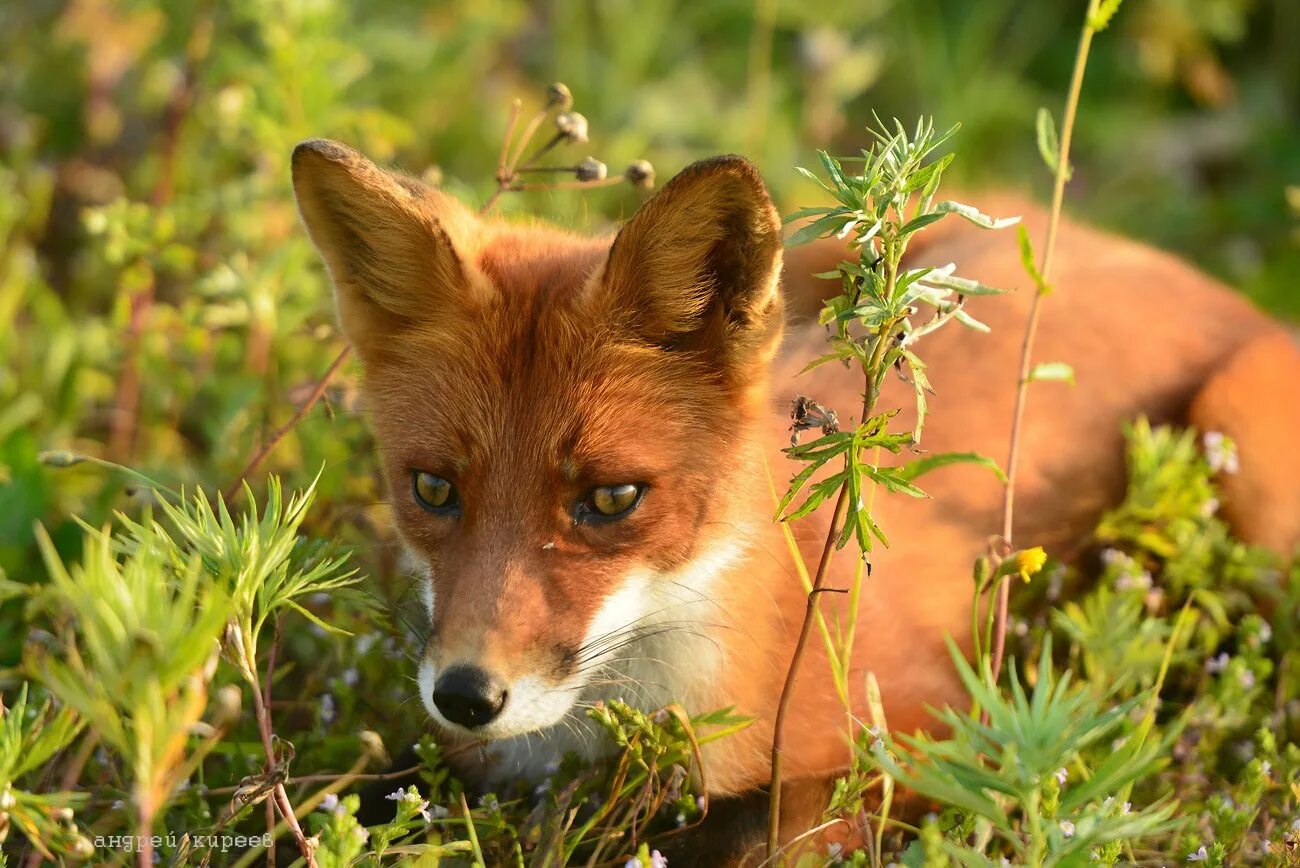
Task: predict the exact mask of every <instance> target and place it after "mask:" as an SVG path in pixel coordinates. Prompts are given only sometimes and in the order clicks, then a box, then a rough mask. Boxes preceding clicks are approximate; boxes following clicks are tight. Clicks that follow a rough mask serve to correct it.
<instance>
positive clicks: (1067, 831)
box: [1061, 820, 1074, 838]
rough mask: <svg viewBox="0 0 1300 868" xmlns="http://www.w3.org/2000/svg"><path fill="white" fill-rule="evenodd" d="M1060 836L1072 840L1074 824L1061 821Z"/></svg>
mask: <svg viewBox="0 0 1300 868" xmlns="http://www.w3.org/2000/svg"><path fill="white" fill-rule="evenodd" d="M1061 834H1062V835H1064V836H1065V837H1067V838H1073V837H1074V824H1073V823H1071V822H1070V821H1069V820H1062V821H1061Z"/></svg>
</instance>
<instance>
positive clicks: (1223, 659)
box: [1205, 651, 1231, 675]
mask: <svg viewBox="0 0 1300 868" xmlns="http://www.w3.org/2000/svg"><path fill="white" fill-rule="evenodd" d="M1230 659H1231V658H1230V657H1228V652H1227V651H1224V652H1222V653H1220V654H1219V655H1218V656H1217V657H1211V658H1210V659H1209V660H1206V661H1205V671H1206V672H1208V673H1210V674H1211V675H1218V674H1219V673H1220V672H1222V671H1223V670H1225V669H1227V668H1228V661H1229V660H1230Z"/></svg>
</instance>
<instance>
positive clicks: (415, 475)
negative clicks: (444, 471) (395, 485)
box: [411, 470, 459, 512]
mask: <svg viewBox="0 0 1300 868" xmlns="http://www.w3.org/2000/svg"><path fill="white" fill-rule="evenodd" d="M411 492H412V494H413V495H414V496H415V502H416V503H418V504H420V506H422V507H424V508H425V509H427V510H428V511H429V512H448V511H450V510H453V509H455V508H456V507H457V506H458V505H459V500H458V498H457V497H456V489H455V487H454V486H453V485H452V484H451V483H450V482H448V481H447V480H445V479H443V478H442V477H441V476H434V475H433V474H432V473H425V472H424V471H423V470H413V471H411Z"/></svg>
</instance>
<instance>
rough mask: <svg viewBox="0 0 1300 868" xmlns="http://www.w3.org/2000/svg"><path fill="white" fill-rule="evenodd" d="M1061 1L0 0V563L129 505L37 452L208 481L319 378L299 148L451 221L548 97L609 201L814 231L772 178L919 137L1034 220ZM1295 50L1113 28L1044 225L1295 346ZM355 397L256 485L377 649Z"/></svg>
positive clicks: (1246, 6)
mask: <svg viewBox="0 0 1300 868" xmlns="http://www.w3.org/2000/svg"><path fill="white" fill-rule="evenodd" d="M1084 5H1085V4H1084V3H1082V2H1064V0H1051V2H1042V0H1027V2H1016V0H979V2H970V0H910V2H909V0H853V2H840V0H820V2H813V3H807V2H796V0H707V2H706V0H604V2H572V3H561V2H556V3H528V2H519V0H447V2H425V3H417V2H410V0H266V2H258V0H172V2H160V0H72V2H56V0H19V2H8V3H4V4H2V5H0V57H2V58H3V63H2V64H0V569H3V570H4V572H5V573H6V574H7V576H8V580H9V581H10V582H16V583H18V584H27V583H31V582H36V581H39V580H40V578H41V575H42V573H43V569H42V567H41V566H40V564H39V561H38V559H37V558H36V557H35V549H34V546H33V542H32V539H33V538H32V527H33V524H34V522H37V521H40V522H43V523H45V525H46V526H47V527H48V528H49V529H50V530H51V533H52V534H53V536H54V538H55V540H56V542H57V543H58V545H59V548H60V549H61V550H62V551H63V552H64V554H65V556H68V557H75V553H76V549H77V547H78V546H79V540H80V531H79V529H78V528H77V526H76V524H75V523H74V522H73V520H72V519H71V516H72V515H81V516H84V517H85V518H86V520H87V521H89V522H91V523H92V524H95V523H99V522H101V521H104V520H105V519H106V518H107V517H108V516H109V515H110V514H111V511H112V510H113V509H120V508H128V509H129V508H131V505H132V503H133V498H134V499H135V500H136V501H138V500H139V498H140V494H139V490H138V488H139V487H138V484H137V483H136V482H135V481H134V480H132V479H131V478H130V477H129V476H127V475H125V474H123V473H120V472H116V471H111V470H107V471H106V470H105V469H103V468H102V467H99V466H96V465H92V464H80V465H78V466H75V467H72V468H68V469H63V470H55V469H52V468H50V467H47V466H44V465H42V464H41V463H40V462H39V461H38V459H37V455H38V453H39V452H40V451H41V450H46V449H68V450H73V451H76V452H79V453H84V454H88V455H92V456H96V457H103V458H109V459H112V460H115V461H119V462H122V463H124V464H129V465H131V466H133V467H136V468H138V469H139V470H141V471H142V472H144V473H146V474H148V475H149V476H150V477H152V478H154V479H157V480H159V481H160V482H164V483H166V484H169V485H174V486H180V485H182V484H184V485H196V484H197V485H203V486H207V487H209V488H216V487H224V486H227V485H229V484H230V483H231V482H232V481H233V480H235V479H237V478H238V476H239V474H240V471H241V469H242V468H243V467H244V465H245V463H246V462H247V460H248V458H249V456H250V454H252V453H253V452H254V451H255V450H256V449H257V447H258V445H259V444H260V443H263V442H265V440H266V438H267V437H268V436H269V434H270V433H271V432H272V431H274V430H275V428H276V427H278V426H279V425H281V424H283V423H284V422H285V421H286V420H287V419H288V418H289V417H290V416H291V415H292V412H293V408H294V406H295V404H297V403H298V402H301V401H302V400H303V399H304V397H305V396H306V395H307V394H308V392H309V391H310V389H311V387H312V385H313V384H314V382H315V381H316V379H317V378H318V377H319V375H320V374H321V372H323V371H324V370H325V368H326V367H327V366H328V365H329V363H330V361H331V360H332V359H333V358H334V357H335V356H336V354H337V353H338V352H339V350H340V348H341V347H342V342H341V339H340V337H339V336H338V334H337V332H336V331H335V329H334V326H333V320H332V311H331V302H330V297H329V291H328V287H327V285H326V283H325V280H324V276H323V272H322V269H321V267H320V266H319V264H318V263H317V260H316V257H315V254H314V252H313V251H312V250H311V248H310V246H309V244H308V242H307V239H306V236H305V234H304V233H303V232H302V231H301V230H300V228H299V227H298V226H297V223H296V214H295V211H294V206H293V202H292V197H291V191H290V186H289V159H288V158H289V153H290V150H291V149H292V147H293V145H294V144H295V143H296V142H297V141H299V140H301V139H304V138H308V137H313V136H326V137H331V138H337V139H341V140H343V141H346V142H349V143H350V144H352V145H354V146H356V147H357V148H359V149H360V150H362V151H364V152H366V153H367V154H369V155H370V156H372V157H373V158H375V159H376V160H379V161H383V162H387V163H391V164H393V165H397V166H400V167H402V168H404V169H406V170H407V171H410V172H412V173H414V174H417V175H423V176H424V177H425V178H427V179H431V180H435V181H440V182H441V183H443V184H445V185H446V186H447V187H448V188H449V189H452V190H454V191H456V192H458V193H460V194H461V195H463V196H465V197H466V198H468V199H469V200H471V201H473V202H475V203H478V202H481V201H483V200H484V199H486V198H487V196H488V195H489V194H490V193H491V191H492V189H493V187H494V182H493V172H494V170H495V165H496V160H497V153H498V149H499V147H500V140H501V136H502V133H503V131H504V129H505V126H506V122H507V117H508V106H509V103H510V100H512V99H513V98H515V97H520V98H522V99H523V101H524V106H525V109H524V111H525V117H526V116H528V114H529V113H531V111H533V110H534V109H535V108H536V107H537V106H539V105H540V104H541V102H542V101H543V99H544V89H545V86H546V85H547V83H549V82H551V81H553V80H560V81H563V82H565V83H566V84H567V85H568V86H569V87H570V88H571V90H572V92H573V94H574V95H575V97H576V108H577V110H579V111H581V112H583V113H584V114H585V115H586V116H587V117H588V118H589V120H590V123H591V141H590V143H589V144H587V145H583V146H579V147H578V148H577V149H574V150H573V151H571V152H569V153H566V154H564V155H562V157H563V159H570V158H571V159H572V161H573V162H576V161H577V160H578V159H581V158H582V157H584V156H586V155H587V154H588V153H590V154H593V155H595V156H597V157H599V158H601V159H603V160H605V161H606V162H608V163H609V164H610V167H611V170H612V171H614V172H618V171H621V167H622V166H623V165H625V164H626V163H627V162H628V161H630V160H633V159H637V158H647V159H649V160H651V161H652V162H653V163H654V164H655V166H656V167H657V169H658V174H659V178H660V179H661V180H663V179H666V178H667V177H669V176H670V175H671V174H672V173H674V172H675V171H677V170H678V169H680V168H681V167H682V166H684V165H685V164H686V163H688V162H690V161H692V160H694V159H697V158H700V157H704V156H707V155H710V154H715V153H719V152H725V151H736V152H741V153H745V154H747V155H749V156H751V157H753V158H754V159H756V160H757V161H758V162H759V163H760V165H761V167H762V169H763V171H764V174H765V175H766V177H767V179H768V181H769V183H770V184H771V186H772V188H773V190H774V192H775V193H776V195H777V198H778V201H779V202H780V204H781V206H782V207H783V208H784V209H785V210H787V211H789V210H793V208H794V207H796V205H803V204H817V203H818V202H819V199H818V197H817V193H816V192H815V191H814V190H813V189H811V188H810V187H809V186H808V185H807V184H806V182H803V181H801V180H799V179H798V176H797V175H796V173H795V172H794V167H795V166H796V165H800V164H803V165H809V164H811V163H812V162H813V160H814V158H813V151H814V150H815V149H816V148H819V147H821V148H827V149H829V150H831V151H832V152H850V151H852V150H854V149H855V148H856V147H858V146H859V145H861V144H862V143H863V141H864V135H863V132H862V130H863V127H864V126H865V124H866V123H867V122H868V121H869V119H870V118H871V114H872V112H877V113H879V114H880V115H881V116H882V117H885V118H888V117H890V116H898V117H900V118H902V119H904V120H905V121H909V122H910V121H911V120H913V119H914V118H916V117H917V116H918V115H921V114H932V115H934V116H935V117H936V118H937V121H938V123H939V125H940V126H945V125H948V124H951V123H956V122H961V123H962V125H963V131H962V133H961V134H960V135H959V137H958V138H957V139H956V140H955V141H956V144H955V148H956V150H957V151H958V160H957V162H956V164H955V166H954V169H953V171H952V173H950V177H952V178H953V179H954V183H955V184H956V185H958V186H964V187H968V188H973V187H979V186H994V185H995V186H1012V187H1017V188H1023V189H1028V190H1030V191H1032V192H1033V193H1034V194H1035V195H1037V196H1039V197H1040V198H1041V197H1042V196H1043V195H1044V194H1045V192H1046V188H1047V186H1048V183H1049V178H1048V175H1047V172H1046V170H1045V169H1044V167H1043V166H1042V163H1041V161H1040V159H1039V157H1038V155H1037V151H1036V147H1035V142H1034V132H1033V129H1034V118H1035V113H1036V111H1037V110H1038V108H1039V107H1040V106H1048V107H1050V108H1051V109H1052V110H1053V111H1054V112H1055V113H1056V114H1057V115H1058V117H1059V113H1060V111H1059V107H1060V104H1061V102H1062V99H1063V94H1064V92H1065V88H1066V83H1067V81H1066V80H1067V77H1068V75H1069V70H1070V67H1071V64H1072V62H1073V56H1074V48H1075V43H1076V39H1077V34H1078V29H1079V26H1080V24H1081V20H1082V15H1083V8H1084ZM1297 33H1300V3H1297V2H1295V0H1128V2H1127V3H1125V4H1124V7H1123V8H1122V9H1121V11H1120V13H1119V15H1118V16H1117V18H1116V20H1115V21H1114V23H1113V24H1112V26H1111V29H1110V30H1108V31H1107V32H1106V33H1105V34H1104V35H1103V37H1102V38H1100V39H1099V40H1098V42H1097V43H1096V45H1095V48H1094V52H1093V55H1092V59H1091V62H1090V66H1089V70H1088V79H1087V82H1086V85H1085V89H1084V97H1083V105H1082V109H1081V112H1080V116H1079V120H1078V132H1077V136H1076V141H1075V148H1074V162H1075V175H1074V180H1073V182H1072V184H1071V185H1070V187H1069V191H1068V196H1069V198H1068V208H1069V210H1070V211H1072V212H1073V213H1075V214H1076V215H1079V216H1083V217H1085V218H1087V219H1090V220H1093V221H1095V222H1098V223H1100V224H1103V225H1105V226H1109V227H1113V228H1115V229H1118V230H1120V231H1122V232H1124V233H1128V234H1130V235H1133V236H1136V237H1139V238H1142V239H1147V240H1150V241H1151V242H1152V243H1154V244H1157V245H1159V246H1161V247H1164V248H1168V249H1171V250H1174V251H1176V252H1179V253H1181V254H1183V255H1185V256H1187V257H1189V258H1190V259H1192V260H1193V261H1195V262H1196V263H1198V264H1199V265H1200V266H1202V267H1203V268H1205V269H1207V270H1209V271H1211V272H1213V273H1214V274H1217V275H1219V276H1220V277H1222V278H1224V279H1226V280H1228V281H1230V282H1232V283H1233V284H1235V285H1237V286H1239V287H1241V289H1242V290H1243V291H1244V292H1246V293H1248V294H1250V295H1251V296H1252V297H1254V298H1255V299H1256V300H1257V301H1258V302H1259V303H1260V304H1262V305H1264V306H1266V307H1268V308H1270V309H1272V310H1274V311H1276V312H1277V313H1279V314H1280V315H1283V316H1288V317H1300V293H1298V292H1297V286H1296V279H1295V277H1294V275H1295V274H1296V273H1298V272H1300V242H1298V240H1297V237H1296V236H1297V230H1296V226H1297V223H1298V222H1300V218H1298V216H1297V207H1296V206H1297V205H1298V204H1300V203H1297V202H1295V201H1294V200H1295V199H1296V198H1300V197H1297V195H1296V194H1295V192H1294V191H1292V194H1291V195H1292V199H1293V201H1292V202H1291V203H1290V204H1288V193H1287V191H1288V186H1289V185H1291V186H1294V185H1296V184H1300V138H1298V135H1297V130H1300V52H1297V50H1296V45H1295V35H1296V34H1297ZM642 196H643V194H641V193H640V192H638V191H636V190H634V189H632V188H631V187H630V186H628V185H623V186H618V187H610V188H607V189H603V190H600V191H595V192H575V191H547V192H540V193H529V194H526V195H520V194H511V195H507V196H506V197H504V198H503V200H502V201H501V203H500V205H499V208H500V210H502V211H513V212H530V213H535V214H539V215H542V216H544V217H547V218H549V219H553V220H557V221H560V222H564V223H567V224H571V225H574V226H577V227H581V228H584V229H601V228H606V227H608V226H609V225H610V224H611V222H612V221H615V220H617V219H620V218H623V217H626V216H627V215H628V214H630V213H631V211H632V210H633V209H634V208H635V207H636V205H637V204H638V202H639V201H640V200H641V198H642ZM1099 255H1102V256H1104V251H1102V252H1100V253H1099ZM1156 313H1157V312H1154V311H1152V312H1143V311H1136V312H1135V313H1134V315H1135V316H1137V317H1142V316H1146V315H1156ZM354 374H355V371H354V369H352V368H351V367H349V368H347V369H345V376H342V377H340V378H338V380H337V381H336V383H335V384H334V385H333V386H332V388H331V389H330V391H329V392H328V393H327V400H326V401H324V402H322V403H321V404H319V405H317V406H316V407H315V408H314V409H313V410H312V412H311V414H310V415H309V417H308V418H307V420H306V421H305V422H304V423H303V424H302V425H301V426H300V427H299V428H298V429H297V430H296V431H295V432H294V433H293V434H291V435H290V436H289V437H288V438H287V439H286V440H285V441H284V442H283V443H282V444H281V445H280V447H279V448H278V449H277V450H276V451H275V452H274V454H273V455H272V456H271V458H270V459H269V460H268V461H267V462H266V464H265V465H264V467H263V470H271V471H276V472H279V473H282V474H284V475H285V476H286V477H287V479H288V480H289V482H290V484H293V485H301V484H303V483H305V482H306V481H308V480H309V479H310V477H311V476H312V475H313V474H314V473H315V471H316V470H317V469H318V468H320V467H322V466H324V467H325V473H324V476H323V478H322V481H321V495H322V497H321V506H320V507H319V508H318V509H317V510H316V512H315V513H314V514H313V516H312V523H313V526H312V531H313V532H314V533H316V534H319V535H323V536H327V537H330V538H333V539H338V540H341V541H342V542H344V543H346V544H348V545H350V546H352V547H354V549H355V551H356V552H357V558H358V560H359V562H360V565H361V566H362V567H363V568H364V569H366V570H367V571H368V572H370V573H371V574H372V575H374V576H376V577H377V578H376V580H375V581H373V582H371V583H369V584H368V585H367V587H368V589H369V590H368V593H369V594H370V595H371V597H372V599H371V600H370V602H371V603H374V604H376V605H377V606H378V607H379V608H380V609H381V610H383V609H387V610H389V611H393V612H395V613H398V614H397V617H398V618H399V619H400V613H401V611H402V610H403V607H404V605H405V603H406V597H407V596H408V595H409V594H410V588H409V584H410V583H409V581H406V580H403V579H402V577H401V571H400V569H399V568H398V560H397V555H396V547H395V546H394V545H393V541H392V539H391V533H390V531H389V530H387V529H386V522H385V519H384V512H383V507H382V499H383V496H384V495H383V492H382V488H381V487H380V486H379V484H378V476H377V473H376V471H375V466H374V458H373V451H372V449H371V448H370V443H369V438H368V435H367V434H366V432H365V428H364V425H363V424H362V422H361V421H360V419H359V418H358V416H357V413H356V399H355V394H354V389H353V387H352V385H351V384H352V383H353V382H354ZM5 587H10V593H9V596H11V597H14V599H10V600H9V602H8V603H6V604H5V605H4V606H3V608H0V664H3V663H11V662H13V661H14V660H15V659H16V658H17V656H18V654H19V651H20V648H21V644H22V642H23V641H24V640H25V639H26V638H28V636H27V628H26V627H25V626H24V623H25V622H24V621H23V620H22V618H21V609H22V603H21V601H20V600H19V599H17V597H18V595H17V594H15V593H12V586H6V585H4V584H2V583H0V602H2V601H3V598H4V596H5V593H6V592H5V591H4V588H5ZM412 605H413V604H412ZM301 641H303V642H307V641H308V640H307V639H302V640H301ZM313 641H314V640H313ZM320 644H321V645H325V643H324V642H323V640H321V642H320ZM317 650H319V649H317ZM287 653H289V654H290V655H293V654H294V653H298V654H300V655H301V656H302V657H303V659H308V655H309V654H311V653H316V652H315V651H313V650H312V649H311V648H310V647H308V646H306V645H304V646H303V647H301V648H299V649H297V651H296V652H295V650H294V649H293V648H292V647H291V648H290V649H289V651H288V652H287ZM313 659H314V658H313ZM399 687H401V689H402V690H405V688H404V687H403V686H401V685H399ZM401 695H402V694H401V692H400V691H399V693H398V694H397V696H401ZM395 701H396V700H395ZM414 716H416V715H412V717H414Z"/></svg>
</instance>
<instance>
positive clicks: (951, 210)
mask: <svg viewBox="0 0 1300 868" xmlns="http://www.w3.org/2000/svg"><path fill="white" fill-rule="evenodd" d="M934 208H935V210H936V211H938V212H939V213H941V214H956V215H957V216H958V217H964V218H965V219H967V220H969V221H970V222H972V223H974V224H975V225H976V226H979V227H981V228H984V229H1005V228H1007V227H1008V226H1015V225H1016V224H1017V223H1019V222H1020V218H1019V217H1000V218H994V217H990V216H989V215H987V214H985V213H983V212H981V211H980V210H979V209H978V208H975V207H972V206H970V205H963V204H962V203H960V202H952V201H946V202H940V203H938V204H937V205H935V206H934Z"/></svg>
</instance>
